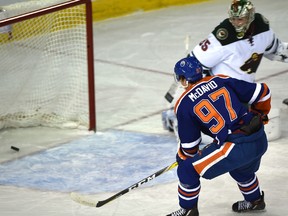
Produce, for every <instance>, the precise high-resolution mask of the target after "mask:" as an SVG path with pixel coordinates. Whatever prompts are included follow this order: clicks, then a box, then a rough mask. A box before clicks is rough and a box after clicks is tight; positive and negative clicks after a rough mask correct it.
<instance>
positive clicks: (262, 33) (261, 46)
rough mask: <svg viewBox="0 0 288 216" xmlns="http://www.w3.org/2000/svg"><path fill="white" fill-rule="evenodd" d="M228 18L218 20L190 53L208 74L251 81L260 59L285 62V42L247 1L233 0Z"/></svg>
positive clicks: (253, 78)
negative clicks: (215, 25)
mask: <svg viewBox="0 0 288 216" xmlns="http://www.w3.org/2000/svg"><path fill="white" fill-rule="evenodd" d="M228 13H229V18H227V19H225V20H224V21H223V22H221V23H220V24H219V25H218V26H217V27H216V28H215V29H214V31H213V32H212V33H210V34H209V35H208V38H207V39H205V40H203V41H202V42H201V43H199V44H198V45H197V46H196V47H195V48H194V49H193V51H192V52H191V55H193V56H195V57H196V58H197V59H198V60H199V61H200V62H201V64H202V65H203V66H204V67H206V68H208V69H210V71H211V75H216V74H220V73H221V74H223V73H224V74H225V75H228V76H230V77H233V78H237V79H241V80H245V81H248V82H255V73H256V71H257V68H258V66H259V64H260V62H261V60H262V57H263V56H264V57H266V58H268V59H270V60H278V61H282V62H287V63H288V43H284V42H281V40H280V39H279V38H277V36H276V35H275V33H274V32H273V30H272V29H271V28H270V26H269V21H268V20H267V19H266V18H265V17H264V16H263V15H261V14H259V13H255V8H254V6H253V4H252V3H251V2H250V1H249V0H234V1H233V2H232V4H231V6H230V8H229V11H228Z"/></svg>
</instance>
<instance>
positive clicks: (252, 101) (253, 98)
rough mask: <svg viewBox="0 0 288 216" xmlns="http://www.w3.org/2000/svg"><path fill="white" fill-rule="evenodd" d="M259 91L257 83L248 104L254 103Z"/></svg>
mask: <svg viewBox="0 0 288 216" xmlns="http://www.w3.org/2000/svg"><path fill="white" fill-rule="evenodd" d="M261 89H262V85H261V84H260V83H257V84H256V89H255V91H254V94H253V96H252V98H251V99H250V101H249V102H248V103H249V104H252V103H254V102H255V100H256V99H257V97H258V95H259V93H260V91H261Z"/></svg>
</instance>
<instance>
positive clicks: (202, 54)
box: [162, 0, 288, 135]
mask: <svg viewBox="0 0 288 216" xmlns="http://www.w3.org/2000/svg"><path fill="white" fill-rule="evenodd" d="M228 14H229V18H227V19H225V20H224V21H222V22H221V23H220V24H219V25H218V26H216V28H215V29H214V30H213V31H212V32H211V33H210V34H209V35H208V37H207V39H205V40H203V41H202V42H200V43H199V44H198V45H196V47H195V48H194V49H193V50H192V51H191V53H190V55H191V56H195V57H196V58H197V59H198V60H199V61H200V63H201V64H202V65H203V67H204V68H206V69H207V70H206V71H208V74H211V75H217V74H224V75H228V76H230V77H233V78H237V79H241V80H245V81H248V82H255V73H256V71H257V68H258V66H259V64H260V62H261V60H262V58H263V56H264V57H266V58H268V59H270V60H277V61H282V62H286V63H288V43H286V42H282V41H281V40H280V39H279V38H278V37H277V36H276V35H275V33H274V32H273V30H272V29H271V28H270V26H269V21H268V20H267V19H266V18H265V17H264V16H263V15H261V14H259V13H255V7H254V5H253V4H252V2H251V1H250V0H233V1H232V3H231V5H230V7H229V10H228ZM206 73H207V72H206ZM178 92H179V91H178ZM175 97H176V98H177V97H178V96H177V95H174V98H175ZM172 98H173V97H172ZM174 101H176V100H173V101H172V103H171V105H172V107H173V106H174V105H173V102H174ZM162 122H163V126H164V128H166V129H168V130H170V131H174V132H176V135H177V120H176V118H175V115H174V113H173V110H172V109H168V110H167V111H164V112H163V113H162Z"/></svg>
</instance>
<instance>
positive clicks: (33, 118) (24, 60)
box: [0, 0, 96, 131]
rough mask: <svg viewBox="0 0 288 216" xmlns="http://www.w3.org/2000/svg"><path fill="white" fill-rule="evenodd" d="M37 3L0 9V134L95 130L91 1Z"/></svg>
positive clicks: (51, 0)
mask: <svg viewBox="0 0 288 216" xmlns="http://www.w3.org/2000/svg"><path fill="white" fill-rule="evenodd" d="M35 2H36V1H31V3H30V2H29V1H28V2H25V3H23V5H21V6H19V5H17V4H18V3H17V4H13V5H8V6H6V7H2V8H1V7H0V53H1V58H0V68H1V69H0V75H1V78H0V101H1V106H0V129H2V128H8V127H31V126H49V127H59V128H87V129H89V130H94V131H96V114H95V113H96V110H95V84H94V56H93V55H94V54H93V19H92V7H91V6H92V5H91V0H70V1H67V0H66V1H60V0H58V1H57V0H54V1H53V0H39V2H36V3H37V4H35ZM55 2H57V3H56V4H55ZM52 3H53V4H52ZM32 4H33V5H32ZM19 8H20V9H19ZM23 8H24V13H23ZM31 8H32V10H31ZM21 10H22V11H21ZM3 17H4V18H3Z"/></svg>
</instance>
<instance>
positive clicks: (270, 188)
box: [0, 0, 288, 216]
mask: <svg viewBox="0 0 288 216" xmlns="http://www.w3.org/2000/svg"><path fill="white" fill-rule="evenodd" d="M7 2H8V3H10V0H6V1H4V3H3V4H7ZM11 2H12V1H11ZM229 2H230V1H228V0H215V1H212V2H205V3H200V4H195V5H189V6H177V7H170V8H166V9H161V10H155V11H151V12H145V13H144V12H142V11H139V12H137V13H134V14H132V15H129V16H125V17H121V18H117V19H110V20H107V21H102V22H99V23H95V24H94V43H95V44H94V48H95V52H94V53H95V74H96V75H95V76H96V91H97V93H96V100H97V103H96V104H97V107H96V108H97V123H98V127H99V128H98V129H99V130H98V132H97V133H96V134H93V133H89V132H87V131H83V130H64V129H63V130H59V129H53V128H25V129H6V130H1V131H0V215H1V216H20V215H30V216H36V215H37V216H38V215H42V216H52V215H53V216H54V215H57V216H68V215H69V216H71V215H73V216H90V215H91V216H92V215H93V216H94V215H97V216H112V215H115V216H116V215H117V216H144V215H145V216H148V215H149V216H150V215H155V216H160V215H166V214H168V213H170V212H171V211H175V210H177V209H178V198H177V176H176V173H175V171H176V169H174V170H173V171H169V172H167V173H165V174H163V175H162V176H160V177H159V178H156V179H155V180H153V181H151V182H150V183H147V185H143V186H142V187H141V188H138V189H136V190H134V191H131V192H129V193H128V194H126V195H124V196H122V197H120V198H118V199H116V200H114V201H112V202H111V203H109V204H107V205H105V206H103V207H101V208H91V207H86V206H82V205H79V204H78V203H75V202H74V201H72V200H71V199H70V196H69V194H70V192H72V191H77V192H79V193H83V194H86V195H87V196H89V197H90V198H91V199H95V200H103V199H106V198H108V197H110V196H111V195H113V194H115V193H117V192H118V191H120V190H122V189H125V188H126V187H128V186H130V185H131V184H133V183H136V182H137V181H139V180H141V179H142V178H144V177H146V176H148V175H150V174H152V173H154V172H156V171H157V170H160V169H161V168H163V167H164V166H166V165H169V164H170V163H172V162H173V160H174V158H175V149H176V141H175V137H174V135H173V134H171V133H169V132H167V131H165V130H163V129H162V124H161V115H160V113H161V110H164V109H166V107H167V104H166V102H165V100H164V97H163V95H164V94H165V92H166V91H167V90H168V88H169V86H170V84H171V83H172V82H173V76H172V71H173V67H174V64H175V62H176V61H177V60H179V59H180V58H182V57H183V56H184V55H186V53H185V46H184V40H185V37H186V35H190V36H191V44H190V48H193V47H194V46H195V45H196V44H197V43H199V42H200V41H201V40H202V39H205V37H206V36H207V35H208V33H209V32H211V31H212V30H213V28H214V27H215V26H216V25H217V24H218V23H219V22H220V21H222V20H223V19H224V18H226V17H227V8H228V4H229ZM253 2H254V4H255V6H256V10H257V11H258V12H260V13H262V14H264V15H265V16H266V17H267V18H268V19H269V20H270V24H271V27H272V28H273V30H274V31H275V32H276V34H277V36H278V37H279V38H280V39H282V40H283V41H288V35H287V22H286V20H287V8H288V1H287V0H274V1H269V0H254V1H253ZM1 4H2V1H1ZM287 74H288V65H287V64H284V63H280V62H271V61H269V60H266V59H264V60H263V62H262V64H261V65H260V67H259V70H258V72H257V74H256V77H257V80H258V81H261V82H266V83H267V84H268V85H269V87H270V88H271V91H272V108H273V110H279V113H280V116H279V121H280V123H279V124H280V125H276V127H275V133H277V131H276V129H277V127H279V128H280V132H281V133H280V137H279V139H276V140H275V139H272V140H271V141H270V142H269V149H268V151H267V153H266V154H265V155H264V157H263V160H262V165H261V168H260V170H259V171H258V173H257V175H258V178H259V181H260V185H261V189H262V190H264V191H265V199H266V203H267V210H266V212H263V213H260V214H259V215H266V216H285V215H288V207H287V206H286V204H287V203H288V184H287V182H286V178H287V177H288V171H287V169H286V167H287V164H288V159H287V156H286V154H287V153H288V145H287V140H286V139H287V137H288V123H287V120H288V107H287V106H285V105H283V104H282V100H283V99H285V98H287V97H288V94H287V90H288V87H287V85H286V82H287ZM272 131H273V130H272ZM269 136H272V137H273V134H270V135H269ZM12 145H13V146H17V147H19V148H20V151H19V152H16V151H14V150H11V149H10V146H12ZM241 199H242V196H241V194H240V192H239V190H238V188H237V185H236V184H235V182H234V181H232V179H231V178H230V176H229V175H223V176H220V177H218V178H216V179H214V180H210V181H208V180H204V179H202V189H201V194H200V199H199V211H200V215H201V216H202V215H203V216H204V215H206V216H230V215H238V214H235V213H233V212H232V211H231V204H232V203H233V202H235V201H237V200H241ZM245 215H255V214H245Z"/></svg>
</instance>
